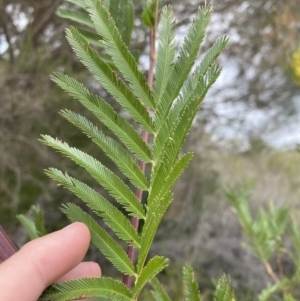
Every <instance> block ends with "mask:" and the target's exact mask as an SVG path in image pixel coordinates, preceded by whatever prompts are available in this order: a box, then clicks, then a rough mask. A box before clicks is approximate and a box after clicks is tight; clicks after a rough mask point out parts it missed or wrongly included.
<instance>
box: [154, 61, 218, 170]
mask: <svg viewBox="0 0 300 301" xmlns="http://www.w3.org/2000/svg"><path fill="white" fill-rule="evenodd" d="M220 72H221V70H220V69H219V68H218V67H217V66H215V65H213V66H212V67H211V68H210V69H209V71H208V72H207V74H206V75H205V77H204V78H202V79H201V80H200V81H199V83H198V86H197V88H196V89H195V92H194V93H193V94H192V95H191V97H190V99H188V100H185V101H184V100H182V101H178V104H177V103H176V104H175V105H174V108H173V109H172V110H171V112H170V114H169V115H170V117H169V118H168V120H167V122H166V126H164V127H163V129H164V130H165V132H164V133H163V134H161V135H160V134H158V136H157V139H156V141H155V143H154V146H153V148H154V149H155V151H154V156H155V158H158V157H159V156H160V154H161V153H165V154H166V157H162V156H160V158H165V160H164V164H165V168H166V169H168V168H169V169H170V168H171V167H172V166H173V164H174V163H175V161H176V160H177V157H178V154H179V152H180V149H181V147H182V145H183V143H184V141H185V138H186V137H187V134H188V131H189V130H190V128H191V125H192V122H193V120H194V118H195V116H196V114H197V112H198V110H199V107H200V105H201V103H202V100H203V98H204V96H205V95H206V93H207V91H208V89H209V88H210V87H211V86H212V84H213V83H214V82H215V81H216V79H217V78H218V76H219V74H220ZM159 135H160V136H159ZM164 136H166V137H165V141H163V137H164ZM159 166H160V165H159V164H157V165H156V170H154V172H153V173H152V174H154V175H155V174H156V171H157V170H158V168H159Z"/></svg>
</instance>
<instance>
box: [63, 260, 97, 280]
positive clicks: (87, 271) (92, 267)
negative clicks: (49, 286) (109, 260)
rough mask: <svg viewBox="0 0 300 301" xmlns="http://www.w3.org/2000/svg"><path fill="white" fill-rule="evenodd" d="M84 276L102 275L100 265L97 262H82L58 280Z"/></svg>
mask: <svg viewBox="0 0 300 301" xmlns="http://www.w3.org/2000/svg"><path fill="white" fill-rule="evenodd" d="M84 277H101V269H100V266H99V265H98V264H97V263H95V262H81V263H80V264H79V265H78V266H77V267H75V268H74V269H73V270H71V271H70V272H68V273H67V274H65V275H64V276H62V277H61V278H59V279H58V280H57V282H64V281H68V280H73V279H79V278H84Z"/></svg>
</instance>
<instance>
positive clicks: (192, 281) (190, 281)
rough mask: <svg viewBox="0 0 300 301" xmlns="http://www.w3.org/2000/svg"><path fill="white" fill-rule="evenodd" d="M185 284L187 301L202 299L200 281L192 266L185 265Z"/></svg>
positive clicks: (199, 300) (185, 298)
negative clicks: (198, 281)
mask: <svg viewBox="0 0 300 301" xmlns="http://www.w3.org/2000/svg"><path fill="white" fill-rule="evenodd" d="M183 284H184V300H185V301H201V297H200V292H199V288H198V283H197V280H196V278H195V274H194V271H193V269H192V267H191V266H189V265H185V266H184V267H183Z"/></svg>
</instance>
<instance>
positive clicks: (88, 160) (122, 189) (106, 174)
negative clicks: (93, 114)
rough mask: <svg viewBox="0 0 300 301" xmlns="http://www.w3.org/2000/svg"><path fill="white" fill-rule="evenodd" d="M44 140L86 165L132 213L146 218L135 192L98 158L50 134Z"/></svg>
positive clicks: (44, 136)
mask: <svg viewBox="0 0 300 301" xmlns="http://www.w3.org/2000/svg"><path fill="white" fill-rule="evenodd" d="M42 141H43V142H44V143H45V144H46V145H48V146H51V147H52V148H54V149H56V150H57V151H59V152H61V153H62V154H64V155H65V156H67V157H69V158H70V159H71V160H73V161H74V162H75V163H77V164H78V165H79V166H82V167H84V168H85V169H86V170H87V171H88V172H89V173H90V175H91V176H92V177H94V178H95V179H96V180H97V181H98V182H99V183H100V184H101V185H102V186H103V187H104V188H105V189H107V191H108V192H109V193H110V194H111V195H112V196H113V197H114V198H115V199H116V200H117V201H118V202H119V203H120V204H122V205H123V206H124V208H125V209H126V210H127V211H128V212H129V213H130V214H131V215H133V216H136V217H138V218H142V219H144V218H145V213H144V209H143V206H142V205H141V204H140V202H139V200H138V199H137V198H136V196H135V195H134V193H133V192H132V191H131V190H130V189H129V187H128V186H127V185H126V184H125V183H124V182H123V181H122V180H121V179H120V178H119V177H117V176H116V175H115V174H114V173H113V172H111V171H110V170H109V169H108V168H106V167H105V166H104V165H103V164H102V163H100V162H99V161H98V160H96V159H94V158H93V157H91V156H90V155H88V154H86V153H84V152H82V151H80V150H78V149H76V148H74V147H70V146H69V145H68V144H67V143H64V142H61V141H59V140H58V139H54V138H52V137H50V136H48V135H42Z"/></svg>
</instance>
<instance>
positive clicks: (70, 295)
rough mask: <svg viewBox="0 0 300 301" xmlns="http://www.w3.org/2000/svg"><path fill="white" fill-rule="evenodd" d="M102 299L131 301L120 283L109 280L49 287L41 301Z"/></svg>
mask: <svg viewBox="0 0 300 301" xmlns="http://www.w3.org/2000/svg"><path fill="white" fill-rule="evenodd" d="M89 297H104V298H108V299H111V300H113V301H131V300H132V299H131V297H132V295H131V292H130V291H129V290H128V289H127V287H126V286H125V285H124V284H122V283H121V282H120V281H117V280H114V279H111V278H104V277H103V278H83V279H78V280H71V281H67V282H63V283H59V284H58V283H56V284H53V285H52V286H51V289H50V291H49V292H48V293H47V294H46V295H43V296H42V297H41V300H43V301H50V300H51V301H70V300H74V299H77V298H89Z"/></svg>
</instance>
